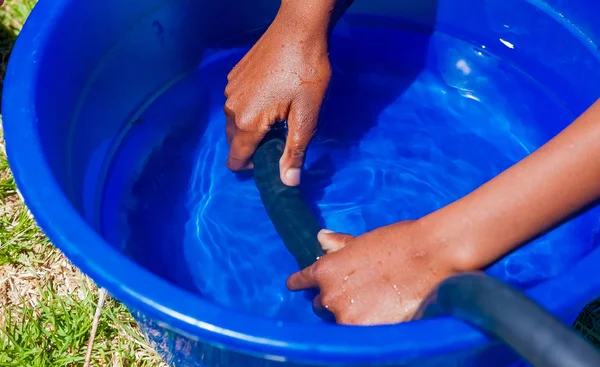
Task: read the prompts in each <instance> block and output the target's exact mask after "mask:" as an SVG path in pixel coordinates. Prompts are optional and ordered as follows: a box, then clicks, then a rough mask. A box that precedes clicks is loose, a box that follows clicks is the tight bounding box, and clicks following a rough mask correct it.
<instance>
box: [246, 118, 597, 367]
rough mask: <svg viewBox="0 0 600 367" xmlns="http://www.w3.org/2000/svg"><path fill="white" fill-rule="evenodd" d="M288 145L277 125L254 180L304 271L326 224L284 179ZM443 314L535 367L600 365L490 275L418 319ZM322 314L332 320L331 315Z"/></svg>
mask: <svg viewBox="0 0 600 367" xmlns="http://www.w3.org/2000/svg"><path fill="white" fill-rule="evenodd" d="M285 141H286V126H285V124H283V123H279V124H276V125H275V126H273V128H272V129H271V130H270V131H269V133H268V134H267V136H266V137H265V138H264V139H263V141H262V143H261V145H260V146H259V148H258V149H257V150H256V153H255V154H254V157H253V162H254V181H255V183H256V187H257V188H258V191H259V192H260V197H261V200H262V202H263V204H264V206H265V209H266V211H267V213H268V215H269V218H270V219H271V221H272V222H273V225H274V227H275V230H276V231H277V233H278V234H279V236H280V237H281V239H282V240H283V243H284V244H285V246H286V247H287V249H288V251H289V252H290V253H291V254H292V255H293V256H294V257H295V258H296V261H297V262H298V266H299V267H300V268H301V269H304V268H306V267H308V266H310V265H311V264H313V263H314V262H315V261H317V260H318V258H319V257H321V256H323V250H322V249H321V246H320V245H319V242H318V240H317V234H318V233H319V231H320V230H321V226H320V225H319V223H318V221H317V220H316V219H315V215H314V214H313V213H312V212H311V210H310V208H309V207H308V205H306V203H305V202H304V199H303V197H302V193H301V192H300V189H299V188H298V187H289V186H286V185H285V184H284V183H283V182H282V181H281V179H280V174H279V160H280V158H281V156H282V154H283V150H284V147H285ZM557 297H560V295H557ZM443 315H451V316H454V317H456V318H457V319H460V320H462V321H465V322H467V323H470V324H472V325H474V326H476V327H477V328H479V329H481V330H482V331H484V332H487V333H489V334H491V335H493V336H495V337H497V338H498V339H499V340H501V341H503V342H504V343H506V344H507V345H508V346H509V347H511V348H512V349H513V350H515V351H516V352H517V353H518V354H519V355H521V357H523V358H524V359H525V360H527V361H528V362H529V363H531V364H532V365H533V366H535V367H600V353H598V351H596V350H595V348H594V347H593V346H592V345H591V344H589V343H588V342H587V341H585V340H584V339H583V338H582V337H581V336H579V335H578V334H576V333H575V332H574V331H572V330H570V329H569V328H567V327H566V326H565V325H563V324H562V323H561V322H560V321H558V320H557V319H556V318H554V316H552V315H551V314H550V313H548V312H547V311H546V310H544V309H543V308H542V307H540V306H539V305H538V304H536V303H535V302H533V301H532V300H531V299H529V298H528V297H526V296H525V295H524V294H523V293H521V292H520V291H518V290H516V289H514V288H512V287H510V286H508V285H507V284H504V283H502V282H500V281H498V280H496V279H493V278H491V277H488V276H485V275H481V274H461V275H458V276H455V277H452V278H449V279H447V280H445V281H444V282H442V283H441V284H440V285H439V286H438V287H437V288H436V289H435V290H434V291H433V292H432V293H431V294H430V295H429V297H427V298H426V299H425V300H424V301H423V303H422V305H421V308H420V309H419V311H418V312H417V314H416V316H415V319H419V318H429V317H437V316H443ZM320 316H321V317H323V318H329V319H331V315H329V314H327V313H324V314H322V315H320Z"/></svg>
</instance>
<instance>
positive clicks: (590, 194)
mask: <svg viewBox="0 0 600 367" xmlns="http://www.w3.org/2000/svg"><path fill="white" fill-rule="evenodd" d="M599 142H600V100H599V101H597V102H596V103H595V104H594V105H593V106H592V107H590V108H589V109H588V110H587V111H586V112H585V113H584V114H583V115H582V116H580V117H579V118H578V119H577V120H575V122H573V123H572V124H571V125H570V126H568V127H567V128H566V129H565V130H564V131H562V132H561V133H560V134H559V135H557V136H556V137H555V138H554V139H552V140H551V141H549V142H548V143H546V144H545V145H544V146H542V147H541V148H540V149H538V150H537V151H536V152H534V153H532V154H531V155H530V156H528V157H527V158H525V159H523V160H522V161H520V162H519V163H517V164H516V165H514V166H512V167H511V168H509V169H508V170H506V171H505V172H503V173H502V174H500V175H499V176H497V177H495V178H494V179H492V180H490V181H489V182H488V183H486V184H485V185H483V186H481V187H480V188H479V189H477V190H475V191H473V192H472V193H471V194H469V195H467V196H465V197H464V198H462V199H460V200H458V201H456V202H454V203H452V204H450V205H448V206H446V207H445V208H442V209H440V210H439V211H437V212H434V213H432V214H430V215H429V216H427V217H425V218H423V219H422V220H423V221H427V222H428V223H429V224H433V228H437V229H436V231H435V232H436V233H435V236H436V237H437V238H438V240H439V243H440V250H441V251H443V252H444V254H445V256H448V257H453V258H454V259H455V262H456V263H457V264H458V265H457V267H458V268H459V269H457V270H475V269H479V268H482V267H484V266H487V265H488V264H490V263H492V262H493V261H495V260H497V259H498V258H499V257H501V256H503V255H504V254H506V253H508V252H510V251H511V250H513V249H514V248H516V247H517V246H519V245H520V244H522V243H524V242H526V241H527V240H529V239H531V238H533V237H535V236H537V235H538V234H540V233H542V232H543V231H545V230H547V229H549V228H551V227H552V226H554V225H556V224H558V223H559V222H560V221H562V220H563V219H565V218H566V217H568V216H569V215H571V214H573V213H575V212H577V211H579V210H581V209H582V208H584V207H585V206H587V205H588V204H590V203H592V202H593V201H595V200H597V199H598V198H599V197H600V158H599V157H600V143H599Z"/></svg>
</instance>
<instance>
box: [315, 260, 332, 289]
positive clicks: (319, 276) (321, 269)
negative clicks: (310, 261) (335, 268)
mask: <svg viewBox="0 0 600 367" xmlns="http://www.w3.org/2000/svg"><path fill="white" fill-rule="evenodd" d="M328 273H329V270H328V269H327V261H324V259H323V258H322V259H321V260H319V261H317V262H316V263H315V264H314V265H313V276H314V278H315V279H316V280H317V282H319V283H321V282H322V281H323V280H325V278H326V277H327V274H328Z"/></svg>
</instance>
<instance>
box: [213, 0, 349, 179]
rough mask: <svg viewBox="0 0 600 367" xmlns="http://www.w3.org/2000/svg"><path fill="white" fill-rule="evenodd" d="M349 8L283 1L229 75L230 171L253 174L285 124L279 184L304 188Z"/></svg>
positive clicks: (343, 0)
mask: <svg viewBox="0 0 600 367" xmlns="http://www.w3.org/2000/svg"><path fill="white" fill-rule="evenodd" d="M351 3H352V0H282V2H281V6H280V8H279V12H278V13H277V16H276V17H275V19H274V20H273V22H272V23H271V25H270V26H269V28H268V29H267V31H266V32H265V33H264V34H263V36H262V37H261V38H260V40H259V41H258V42H257V43H256V44H255V45H254V46H253V47H252V49H251V50H250V51H249V52H248V53H247V54H246V56H244V58H243V59H242V60H241V61H240V62H239V63H238V64H237V65H236V66H235V67H234V68H233V70H232V71H231V73H229V75H228V84H227V87H226V88H225V96H226V97H227V102H226V103H225V108H224V109H225V114H226V116H227V127H226V134H227V141H228V143H229V146H230V149H229V156H228V158H227V166H228V167H229V168H230V169H231V170H234V171H240V170H245V169H249V168H252V155H253V154H254V152H255V151H256V148H257V147H258V144H259V143H260V141H261V140H262V139H263V138H264V136H265V134H266V133H267V131H269V129H270V127H271V125H273V124H274V123H276V122H278V121H287V122H288V128H289V134H288V138H287V142H286V145H285V151H284V154H283V157H282V159H281V162H280V171H281V180H282V181H283V182H284V183H285V184H286V185H288V186H297V185H298V184H299V183H300V176H301V175H300V171H301V168H302V165H303V162H304V155H305V153H306V150H307V149H308V145H309V143H310V141H311V139H312V137H313V135H314V133H315V131H316V129H317V122H318V116H319V111H320V109H321V104H322V103H323V98H324V96H325V91H326V90H327V88H328V86H329V80H330V78H331V65H330V61H329V36H330V34H331V30H332V28H333V27H334V25H335V24H336V22H337V21H338V20H339V18H340V17H341V16H342V14H343V13H344V12H345V11H346V9H347V8H348V7H349V6H350V4H351Z"/></svg>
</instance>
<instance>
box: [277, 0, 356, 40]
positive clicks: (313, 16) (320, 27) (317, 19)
mask: <svg viewBox="0 0 600 367" xmlns="http://www.w3.org/2000/svg"><path fill="white" fill-rule="evenodd" d="M353 2H354V0H282V2H281V8H280V11H279V13H280V15H283V16H285V17H287V18H289V19H290V22H291V24H290V26H292V27H294V28H295V29H308V30H310V31H315V30H316V31H318V32H323V34H326V35H328V34H329V33H330V32H331V30H332V29H333V27H334V26H335V24H336V23H337V22H338V20H339V19H340V18H341V16H342V15H343V14H344V12H346V10H347V9H348V8H349V7H350V5H352V3H353Z"/></svg>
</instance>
